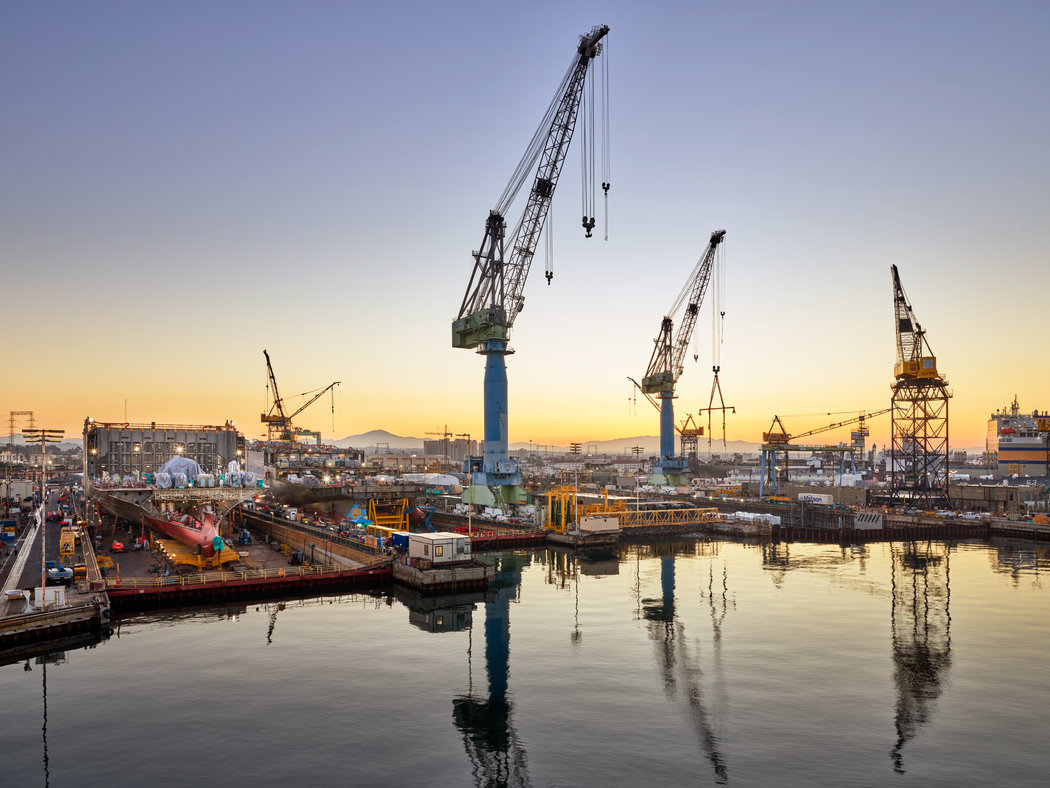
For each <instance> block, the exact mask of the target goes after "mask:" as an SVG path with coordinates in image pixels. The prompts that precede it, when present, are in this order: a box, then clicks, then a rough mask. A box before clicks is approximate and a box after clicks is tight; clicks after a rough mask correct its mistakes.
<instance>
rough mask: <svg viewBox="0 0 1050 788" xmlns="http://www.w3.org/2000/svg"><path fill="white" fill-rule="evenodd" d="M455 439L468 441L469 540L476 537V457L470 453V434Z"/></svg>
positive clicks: (466, 433)
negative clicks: (474, 525) (474, 526)
mask: <svg viewBox="0 0 1050 788" xmlns="http://www.w3.org/2000/svg"><path fill="white" fill-rule="evenodd" d="M445 429H446V430H447V429H448V427H446V428H445ZM455 437H457V438H466V439H467V463H466V471H467V485H469V486H468V487H467V538H468V539H471V538H473V536H474V528H473V522H474V457H473V456H472V455H471V453H470V433H469V432H460V433H457V434H456V436H455Z"/></svg>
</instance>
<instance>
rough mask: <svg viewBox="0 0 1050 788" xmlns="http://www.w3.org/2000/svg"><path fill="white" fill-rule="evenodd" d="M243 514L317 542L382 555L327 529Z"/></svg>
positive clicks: (254, 513)
mask: <svg viewBox="0 0 1050 788" xmlns="http://www.w3.org/2000/svg"><path fill="white" fill-rule="evenodd" d="M243 514H245V515H246V519H249V520H250V519H251V518H258V519H260V520H262V521H263V522H267V521H268V522H270V523H272V524H273V525H275V526H280V527H281V528H287V529H289V530H291V531H298V532H299V533H301V534H306V535H307V536H312V537H315V538H317V539H318V541H326V542H331V543H332V544H338V545H343V546H345V547H352V548H354V549H355V550H360V551H361V552H363V553H371V554H372V555H381V554H382V551H381V550H378V549H376V548H375V547H372V546H371V545H368V544H365V543H364V542H359V541H357V540H356V539H347V538H346V537H343V536H340V535H339V534H333V533H332V532H331V531H329V530H327V527H321V526H314V525H304V524H303V523H297V522H295V521H294V520H286V519H284V518H283V517H274V516H273V515H272V514H269V513H268V512H259V511H248V512H244V513H243Z"/></svg>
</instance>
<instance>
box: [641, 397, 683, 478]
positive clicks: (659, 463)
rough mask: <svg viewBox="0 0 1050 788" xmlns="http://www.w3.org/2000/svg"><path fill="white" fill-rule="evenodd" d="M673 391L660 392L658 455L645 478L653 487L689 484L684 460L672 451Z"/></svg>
mask: <svg viewBox="0 0 1050 788" xmlns="http://www.w3.org/2000/svg"><path fill="white" fill-rule="evenodd" d="M674 436H675V428H674V391H661V392H660V456H659V457H656V458H655V459H654V460H653V472H652V473H651V474H650V475H649V478H648V479H647V480H646V481H647V482H648V483H649V484H651V485H653V486H654V487H665V486H674V487H677V486H679V485H682V484H689V479H688V478H687V475H686V472H685V471H686V460H685V458H684V457H676V456H675V453H674Z"/></svg>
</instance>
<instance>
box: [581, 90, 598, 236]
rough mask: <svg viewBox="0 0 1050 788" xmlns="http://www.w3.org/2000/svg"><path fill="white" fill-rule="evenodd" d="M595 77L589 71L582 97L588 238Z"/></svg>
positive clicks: (591, 221) (591, 210) (591, 226)
mask: <svg viewBox="0 0 1050 788" xmlns="http://www.w3.org/2000/svg"><path fill="white" fill-rule="evenodd" d="M594 80H595V78H594V76H593V75H592V73H591V71H590V70H589V69H588V71H587V73H586V74H585V76H584V81H583V91H582V93H581V95H580V125H581V129H580V175H581V180H582V184H581V195H580V197H581V200H580V201H581V203H582V207H583V230H584V233H585V234H586V237H587V238H590V237H591V231H592V230H594V225H595V220H594V203H595V200H594V194H595V191H594Z"/></svg>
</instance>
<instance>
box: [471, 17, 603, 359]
mask: <svg viewBox="0 0 1050 788" xmlns="http://www.w3.org/2000/svg"><path fill="white" fill-rule="evenodd" d="M608 32H609V28H608V26H606V25H599V26H597V27H594V28H593V29H592V30H591V31H590V33H588V34H586V35H584V36H581V37H580V44H579V46H578V47H577V55H576V56H575V57H574V62H573V63H572V64H570V68H569V71H568V72H567V74H566V76H565V78H564V79H563V82H562V84H561V85H560V86H559V92H558V94H557V95H556V97H555V100H554V101H553V102H552V104H551V106H550V108H549V109H548V112H547V114H546V115H545V116H544V119H543V121H542V123H541V126H540V129H538V130H537V135H536V136H535V137H534V138H533V142H532V143H530V146H529V150H528V151H526V156H525V158H523V160H522V164H519V165H518V170H517V171H516V172H515V175H514V177H513V178H512V179H511V184H513V185H514V188H513V189H511V187H510V186H508V190H509V191H507V192H505V195H507V194H510V195H513V194H515V193H517V185H518V184H522V185H523V181H524V176H525V174H526V172H527V169H525V162H526V161H531V162H532V164H535V162H536V161H538V162H539V164H538V167H537V169H536V172H535V177H534V179H533V182H532V188H531V189H530V190H529V191H528V197H527V201H526V205H525V210H524V212H523V214H522V217H521V220H520V221H519V223H518V225H517V226H516V228H515V230H514V235H513V239H512V243H511V246H510V249H509V255H508V257H506V258H504V255H503V251H504V237H503V235H504V232H505V227H506V225H505V223H504V222H503V217H502V213H501V212H502V211H504V210H505V207H508V206H509V199H512V196H511V197H510V198H507V200H508V206H505V205H504V202H505V199H504V198H501V200H500V205H499V208H498V210H495V211H491V212H490V215H489V219H488V220H487V221H486V228H485V238H484V240H483V242H482V244H481V247H480V251H479V252H477V253H475V255H474V267H473V270H472V273H471V276H470V280H469V282H468V285H467V290H466V293H465V294H464V297H463V301H462V303H461V305H460V309H459V313H458V315H457V317H456V319H455V320H454V321H453V323H452V345H453V347H460V348H474V347H478V346H479V345H483V344H485V343H486V342H488V341H489V340H497V341H500V342H505V341H506V339H507V337H508V333H509V331H510V328H511V327H512V326H513V324H514V320H515V318H516V317H517V315H518V313H519V312H520V311H521V308H522V306H523V305H524V303H525V298H524V295H523V292H524V287H525V281H526V279H527V278H528V274H529V269H530V268H531V265H532V260H533V258H534V256H535V251H536V246H537V244H538V242H539V238H540V234H541V232H542V230H543V226H544V223H545V221H546V219H547V214H548V211H549V209H550V205H551V201H552V199H553V197H554V191H555V188H556V187H557V185H558V177H559V176H560V174H561V170H562V165H563V164H564V161H565V156H566V153H567V152H568V147H569V143H570V142H571V141H572V135H573V132H574V130H575V128H576V120H577V115H578V113H579V108H580V102H581V98H582V94H583V89H584V83H585V79H586V75H587V69H588V67H589V65H590V63H591V61H592V60H593V59H594V58H595V57H596V56H597V55H598V54H599V53H600V51H601V46H600V43H599V42H600V41H601V39H602V38H603V37H604V36H605V35H606V34H607V33H608ZM544 129H545V132H544V131H543V130H544ZM532 153H534V154H535V157H536V158H535V159H530V158H529V157H530V155H531V154H532ZM529 167H530V168H531V165H529ZM493 215H496V216H499V218H500V221H499V222H498V223H494V222H493V221H492V216H493Z"/></svg>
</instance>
